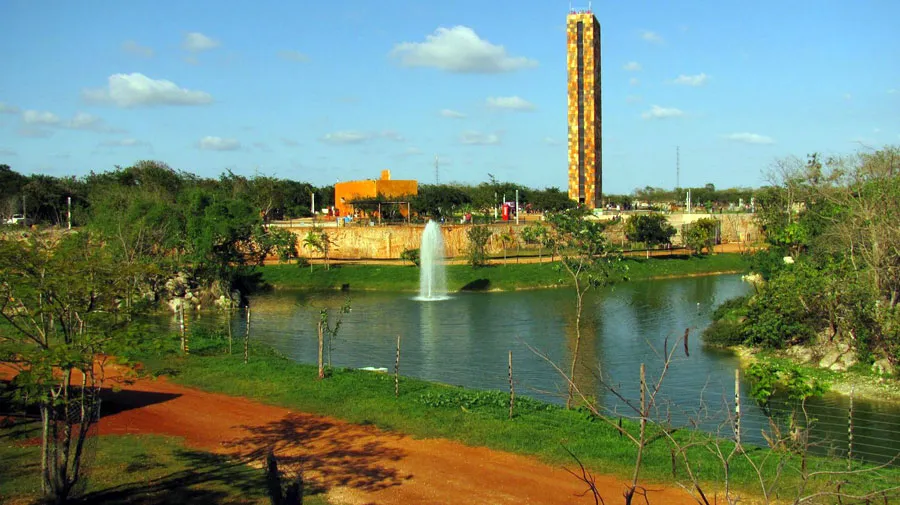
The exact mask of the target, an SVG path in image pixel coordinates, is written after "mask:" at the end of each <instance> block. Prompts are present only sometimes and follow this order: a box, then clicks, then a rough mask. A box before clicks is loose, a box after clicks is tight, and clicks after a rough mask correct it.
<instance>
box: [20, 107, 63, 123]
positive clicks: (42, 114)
mask: <svg viewBox="0 0 900 505" xmlns="http://www.w3.org/2000/svg"><path fill="white" fill-rule="evenodd" d="M22 121H24V122H25V124H30V125H44V126H55V125H58V124H59V116H57V115H56V114H54V113H52V112H46V111H37V110H26V111H25V112H23V113H22Z"/></svg>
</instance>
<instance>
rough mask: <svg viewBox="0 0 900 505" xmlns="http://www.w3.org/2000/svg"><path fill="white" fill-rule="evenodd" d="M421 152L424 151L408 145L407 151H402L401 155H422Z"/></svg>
mask: <svg viewBox="0 0 900 505" xmlns="http://www.w3.org/2000/svg"><path fill="white" fill-rule="evenodd" d="M421 154H424V153H423V152H422V150H421V149H419V148H418V147H407V148H406V150H405V151H403V152H402V153H400V156H403V157H406V156H419V155H421Z"/></svg>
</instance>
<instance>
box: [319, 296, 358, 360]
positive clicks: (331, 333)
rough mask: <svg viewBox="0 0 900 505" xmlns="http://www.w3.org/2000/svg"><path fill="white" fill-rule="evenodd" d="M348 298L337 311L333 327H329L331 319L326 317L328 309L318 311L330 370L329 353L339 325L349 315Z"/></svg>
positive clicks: (331, 350)
mask: <svg viewBox="0 0 900 505" xmlns="http://www.w3.org/2000/svg"><path fill="white" fill-rule="evenodd" d="M350 309H351V307H350V298H349V297H348V298H347V300H346V301H345V302H344V304H343V305H341V308H340V309H338V311H337V313H338V315H337V320H336V321H334V326H331V322H332V318H331V317H330V316H329V315H328V309H327V308H323V309H320V310H319V321H320V322H321V325H322V332H323V333H324V335H325V337H326V339H327V345H326V348H327V349H328V368H329V369H330V368H331V353H332V352H333V351H334V340H335V339H336V338H337V336H338V332H340V330H341V325H342V324H344V314H349V313H350Z"/></svg>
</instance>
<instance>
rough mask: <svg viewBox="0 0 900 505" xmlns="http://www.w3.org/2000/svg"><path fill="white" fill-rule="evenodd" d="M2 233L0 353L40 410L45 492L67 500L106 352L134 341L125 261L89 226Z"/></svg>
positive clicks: (92, 419)
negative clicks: (54, 234) (18, 235)
mask: <svg viewBox="0 0 900 505" xmlns="http://www.w3.org/2000/svg"><path fill="white" fill-rule="evenodd" d="M54 240H55V239H53V238H51V237H50V236H48V235H45V234H41V233H37V234H33V235H31V236H30V237H29V238H28V239H27V240H7V239H3V238H0V316H2V318H3V319H4V320H5V322H6V323H7V324H5V325H3V326H0V362H2V363H3V364H5V365H6V366H9V367H11V368H13V369H15V370H16V371H17V372H18V373H17V375H16V377H15V379H14V380H13V390H14V391H15V399H16V400H17V401H20V402H23V403H25V404H26V405H28V406H31V407H36V408H37V410H38V411H39V412H40V416H41V463H40V466H41V472H40V483H41V492H42V494H43V496H44V499H45V500H46V501H48V502H52V503H65V502H66V501H68V500H69V499H70V497H71V496H72V495H73V493H75V492H77V486H78V485H79V484H80V483H81V482H82V481H83V479H84V471H83V461H84V451H85V446H84V444H85V440H86V438H87V436H88V433H89V431H90V429H91V427H92V426H93V425H94V424H95V423H96V422H97V421H98V418H99V408H100V401H99V393H100V388H101V387H102V386H103V384H104V373H103V367H104V363H103V360H102V359H100V360H98V359H96V357H98V356H104V355H108V354H116V353H118V352H120V351H123V350H124V348H125V347H126V346H127V345H129V343H128V342H127V340H126V333H125V332H124V331H123V330H124V329H125V326H126V324H127V321H128V318H127V317H125V316H126V314H125V313H124V312H125V309H124V307H123V305H122V304H120V303H119V300H120V299H121V298H122V297H123V296H125V294H126V293H125V292H124V290H123V289H122V286H123V285H124V283H123V282H120V281H121V278H120V276H121V273H120V272H121V270H120V268H119V265H117V264H116V263H115V262H114V261H113V260H112V258H111V257H110V256H109V254H108V252H107V250H105V249H104V248H102V247H101V246H100V245H99V244H98V243H97V242H96V241H95V240H93V239H92V238H91V236H90V235H89V234H85V233H79V234H70V235H66V236H64V237H62V238H61V239H59V241H58V242H54Z"/></svg>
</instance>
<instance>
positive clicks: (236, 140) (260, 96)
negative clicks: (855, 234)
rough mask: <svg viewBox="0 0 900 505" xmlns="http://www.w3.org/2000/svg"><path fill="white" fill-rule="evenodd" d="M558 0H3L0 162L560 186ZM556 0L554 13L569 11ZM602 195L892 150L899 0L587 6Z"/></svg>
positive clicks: (741, 180) (28, 168) (741, 182)
mask: <svg viewBox="0 0 900 505" xmlns="http://www.w3.org/2000/svg"><path fill="white" fill-rule="evenodd" d="M569 6H570V4H569V2H568V1H557V0H540V1H538V0H520V1H518V2H508V1H502V0H497V1H492V2H481V1H470V0H453V1H449V0H448V1H444V2H425V1H399V0H384V1H379V2H375V1H359V0H347V1H343V2H336V3H331V2H313V1H299V2H272V1H261V2H246V1H241V2H236V1H216V2H211V1H202V0H192V1H190V2H174V1H163V2H160V1H152V2H150V1H140V0H131V1H127V2H107V1H103V2H101V1H99V0H82V1H79V2H69V1H36V0H4V1H2V3H0V55H2V58H0V61H2V68H3V75H2V77H0V163H7V164H9V165H10V166H12V167H13V168H14V169H15V170H17V171H20V172H23V173H36V172H37V173H47V174H53V175H69V174H74V175H83V174H86V173H88V172H90V171H91V170H93V171H98V172H99V171H106V170H110V169H112V168H113V167H114V166H115V165H121V166H127V165H130V164H132V163H134V162H135V161H137V160H141V159H157V160H162V161H165V162H167V163H168V164H169V165H171V166H172V167H174V168H178V169H182V170H186V171H190V172H193V173H197V174H200V175H203V176H209V177H216V176H218V174H220V173H221V172H223V171H224V170H225V169H226V168H227V169H231V170H233V171H234V172H236V173H239V174H244V175H253V174H254V173H259V174H265V175H274V176H277V177H282V178H288V179H294V180H301V181H309V182H312V183H314V184H317V185H323V184H330V183H333V182H335V181H336V180H342V181H345V180H354V179H364V178H374V177H377V176H378V174H379V171H380V170H382V169H385V168H387V169H390V170H391V171H392V175H393V177H394V178H395V179H418V180H419V181H420V182H425V183H430V182H434V179H435V175H434V159H435V155H437V156H438V157H439V159H440V169H439V170H440V172H439V173H440V180H441V182H451V181H458V182H466V183H478V182H481V181H484V180H486V179H487V177H488V175H487V174H489V173H490V174H493V175H494V176H495V177H497V178H498V179H500V180H504V181H515V182H519V183H523V184H526V185H529V186H536V187H544V186H557V187H561V188H564V187H565V184H566V169H567V161H566V84H565V79H566V63H565V56H566V55H565V50H566V45H565V17H566V14H567V12H568V9H569ZM587 6H588V5H587V2H586V1H583V2H580V3H579V2H575V3H573V4H572V7H574V8H586V7H587ZM593 10H594V13H595V14H596V15H597V17H598V19H599V20H600V24H601V26H602V61H603V66H602V79H603V92H602V96H603V133H604V141H603V142H604V147H603V166H604V174H603V188H604V192H607V193H627V192H630V191H632V190H633V189H634V188H636V187H643V186H647V185H651V186H660V187H673V186H674V185H675V173H676V170H675V149H676V146H680V153H681V178H680V182H681V185H682V186H688V185H702V184H705V183H708V182H712V183H714V184H715V185H716V186H717V187H729V186H758V185H761V184H763V183H764V182H765V180H764V178H763V175H762V174H763V173H764V172H765V170H766V169H767V168H768V167H769V166H770V164H771V163H772V161H773V160H775V159H777V158H780V157H784V156H787V155H798V156H801V157H802V156H804V155H805V154H806V153H809V152H813V151H818V152H822V153H828V154H840V153H848V152H853V151H855V150H857V149H859V148H860V145H861V144H863V145H868V146H882V145H885V144H900V31H898V30H897V29H896V20H897V19H898V18H900V2H896V1H893V0H883V1H880V0H869V1H859V2H847V1H838V0H819V1H805V0H804V1H800V0H798V1H790V2H785V1H784V0H780V1H757V2H731V1H725V2H709V1H690V0H688V1H679V2H669V1H663V0H659V1H654V2H649V1H629V2H594V5H593Z"/></svg>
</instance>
